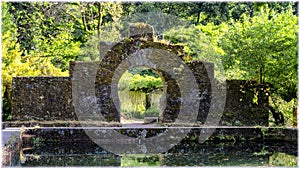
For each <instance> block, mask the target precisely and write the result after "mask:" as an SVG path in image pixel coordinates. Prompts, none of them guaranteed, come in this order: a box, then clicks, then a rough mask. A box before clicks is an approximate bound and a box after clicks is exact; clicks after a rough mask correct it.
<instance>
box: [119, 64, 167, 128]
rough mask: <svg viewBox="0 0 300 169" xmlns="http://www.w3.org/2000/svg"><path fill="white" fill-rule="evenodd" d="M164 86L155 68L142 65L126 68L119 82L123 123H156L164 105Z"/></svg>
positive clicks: (121, 120)
mask: <svg viewBox="0 0 300 169" xmlns="http://www.w3.org/2000/svg"><path fill="white" fill-rule="evenodd" d="M163 86H164V81H163V79H162V78H161V76H160V75H159V72H158V71H156V70H154V69H150V68H148V67H141V66H140V67H134V68H131V69H129V70H126V71H125V73H124V74H123V75H122V76H121V78H120V80H119V83H118V94H119V99H120V122H121V123H122V125H126V124H141V125H142V124H143V125H156V124H157V122H158V118H159V116H160V115H161V112H162V111H163V107H164V106H163V104H164V100H163V98H162V96H163Z"/></svg>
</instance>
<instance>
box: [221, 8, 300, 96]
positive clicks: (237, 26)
mask: <svg viewBox="0 0 300 169" xmlns="http://www.w3.org/2000/svg"><path fill="white" fill-rule="evenodd" d="M297 20H298V18H297V16H295V15H293V10H292V8H291V7H290V8H288V9H287V10H286V11H283V12H281V13H277V12H276V11H273V10H270V8H268V6H263V7H261V8H260V12H259V13H257V15H255V16H254V17H252V18H251V17H250V16H249V15H244V16H243V17H242V18H241V19H240V20H239V21H236V22H235V21H231V22H230V23H229V31H228V32H227V33H226V35H225V36H224V38H223V42H222V43H221V46H222V48H223V50H224V51H225V53H226V55H224V56H223V58H222V61H223V64H224V66H225V69H226V70H227V71H228V72H231V74H230V77H229V78H235V73H234V72H236V71H237V70H241V72H242V75H241V76H242V78H243V79H254V80H257V81H260V82H261V83H264V82H269V83H271V84H272V85H273V88H272V89H273V91H274V92H276V93H277V94H279V95H281V96H282V97H283V99H285V100H286V101H289V100H291V99H292V98H296V97H297V96H296V93H297V83H298V82H297V66H298V63H297V55H298V53H297V51H298V49H297V48H298V47H297V46H298V45H297V42H298V23H297ZM232 72H233V73H232ZM228 75H229V74H228Z"/></svg>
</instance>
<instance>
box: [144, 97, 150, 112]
mask: <svg viewBox="0 0 300 169" xmlns="http://www.w3.org/2000/svg"><path fill="white" fill-rule="evenodd" d="M150 107H151V97H150V93H146V106H145V108H146V110H147V109H149V108H150Z"/></svg>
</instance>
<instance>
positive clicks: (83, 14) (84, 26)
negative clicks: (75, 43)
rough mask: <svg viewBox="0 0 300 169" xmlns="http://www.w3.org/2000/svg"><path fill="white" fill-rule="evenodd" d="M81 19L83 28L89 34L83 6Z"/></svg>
mask: <svg viewBox="0 0 300 169" xmlns="http://www.w3.org/2000/svg"><path fill="white" fill-rule="evenodd" d="M81 19H82V24H83V28H84V30H85V31H86V32H87V31H88V27H87V24H86V18H85V8H84V7H83V6H81Z"/></svg>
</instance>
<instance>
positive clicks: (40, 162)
mask: <svg viewBox="0 0 300 169" xmlns="http://www.w3.org/2000/svg"><path fill="white" fill-rule="evenodd" d="M255 145H257V146H256V147H255ZM281 145H282V146H283V147H288V143H281ZM184 146H186V147H184ZM276 146H278V143H276V144H274V145H272V144H269V145H267V146H262V145H258V144H257V143H255V142H252V143H239V144H232V145H230V144H228V145H223V146H214V145H211V144H209V145H195V144H189V145H186V144H182V145H179V146H176V147H174V148H172V149H171V150H169V151H168V152H165V153H162V154H151V155H150V154H122V155H114V154H111V153H109V152H106V151H105V150H103V149H102V148H101V147H99V146H97V145H94V144H86V143H76V145H75V144H74V143H73V145H69V146H67V145H51V146H46V145H45V146H42V147H38V148H36V149H32V150H26V151H24V152H23V151H21V154H20V155H21V156H20V162H19V165H20V166H122V167H138V166H294V167H295V166H297V157H296V156H293V155H289V154H286V153H283V152H276V151H274V149H272V147H273V148H274V147H276ZM265 147H269V148H268V150H266V149H265ZM264 151H265V153H262V152H264ZM17 165H18V164H17Z"/></svg>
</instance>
